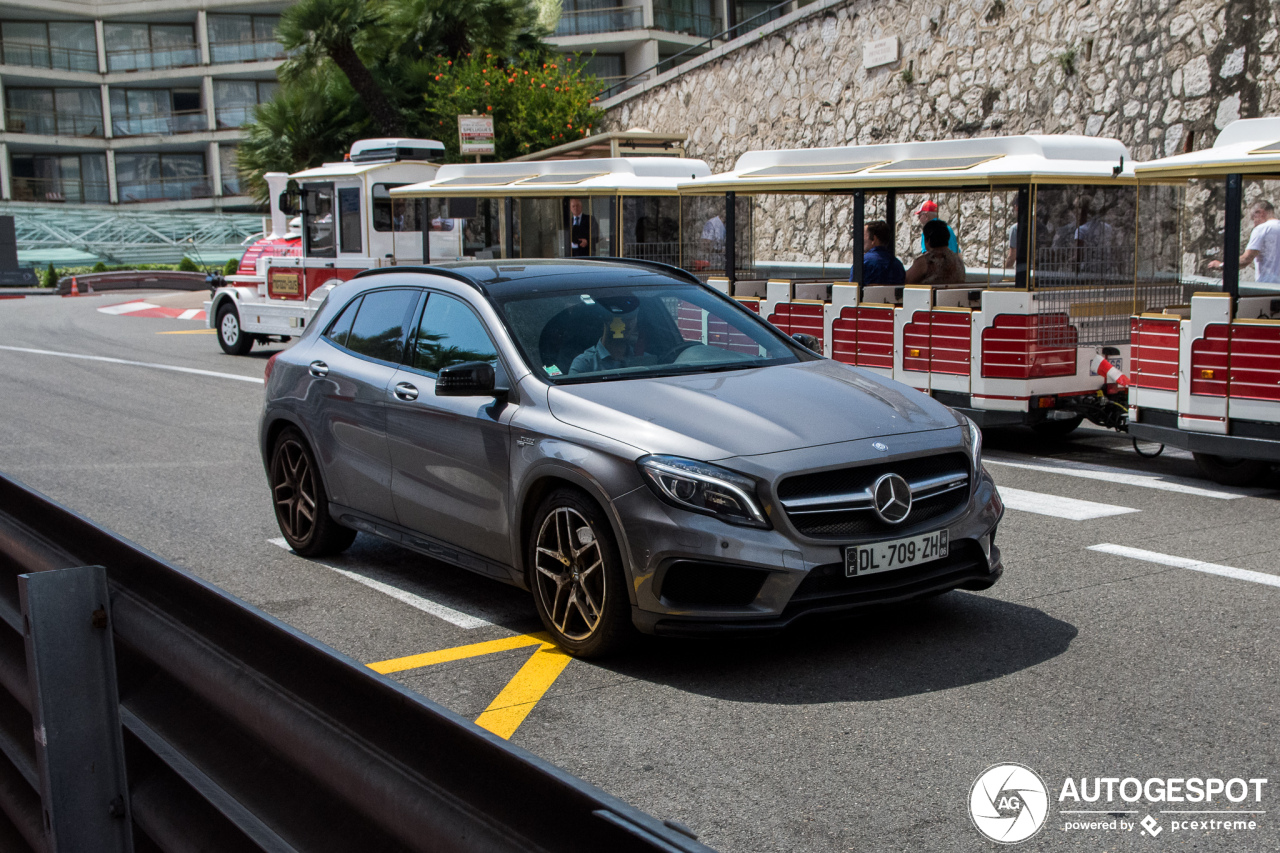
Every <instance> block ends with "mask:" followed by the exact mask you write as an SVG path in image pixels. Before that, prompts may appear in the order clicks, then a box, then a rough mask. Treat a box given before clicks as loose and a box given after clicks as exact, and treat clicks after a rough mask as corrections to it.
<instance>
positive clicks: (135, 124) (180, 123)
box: [111, 110, 209, 136]
mask: <svg viewBox="0 0 1280 853" xmlns="http://www.w3.org/2000/svg"><path fill="white" fill-rule="evenodd" d="M208 129H209V122H208V118H207V117H206V116H205V112H204V110H183V111H179V112H173V113H165V114H163V115H147V116H112V117H111V133H112V135H114V136H172V135H173V134H177V133H200V132H202V131H207V130H208Z"/></svg>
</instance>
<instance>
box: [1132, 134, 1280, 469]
mask: <svg viewBox="0 0 1280 853" xmlns="http://www.w3.org/2000/svg"><path fill="white" fill-rule="evenodd" d="M1136 173H1137V176H1138V179H1139V181H1140V182H1141V183H1142V184H1143V185H1144V187H1150V188H1152V189H1153V190H1155V189H1160V190H1163V191H1165V192H1166V193H1169V192H1172V193H1174V195H1172V196H1171V198H1170V203H1171V204H1173V205H1175V206H1176V207H1177V208H1178V209H1180V210H1182V209H1184V206H1185V205H1188V204H1189V202H1188V200H1189V199H1197V200H1198V201H1197V202H1196V204H1197V206H1198V205H1199V204H1200V203H1202V200H1204V199H1208V198H1214V197H1216V198H1221V199H1222V201H1223V205H1222V207H1223V216H1222V219H1221V220H1220V222H1219V223H1218V229H1220V230H1217V229H1215V230H1214V231H1213V234H1214V235H1215V236H1216V237H1217V238H1218V240H1217V246H1211V247H1210V248H1209V251H1208V252H1206V253H1205V255H1206V256H1208V255H1209V254H1211V253H1212V254H1213V255H1217V254H1218V251H1219V250H1220V252H1221V254H1220V255H1218V256H1217V257H1216V258H1214V260H1212V261H1209V262H1208V263H1204V262H1203V261H1201V262H1200V263H1199V264H1197V265H1196V266H1195V267H1190V264H1186V266H1187V267H1188V268H1186V269H1181V270H1180V274H1181V275H1182V277H1183V278H1184V280H1186V281H1187V282H1188V286H1189V288H1190V289H1191V290H1192V291H1193V293H1192V295H1191V297H1190V299H1189V300H1188V301H1187V303H1186V304H1183V305H1180V306H1170V307H1167V308H1165V309H1164V310H1162V311H1149V310H1147V311H1135V312H1134V315H1133V317H1132V319H1131V325H1132V336H1133V364H1132V368H1131V371H1130V379H1131V389H1130V395H1131V397H1130V401H1131V407H1130V423H1129V430H1130V432H1131V433H1132V434H1133V435H1134V437H1135V438H1142V439H1146V440H1150V441H1158V442H1161V443H1163V444H1168V445H1171V446H1174V447H1180V448H1183V449H1186V450H1190V451H1191V452H1192V453H1193V454H1194V455H1195V459H1196V462H1197V463H1198V464H1199V465H1200V467H1201V469H1202V470H1203V471H1204V472H1205V473H1206V474H1207V475H1208V476H1209V477H1211V478H1212V479H1215V480H1217V481H1218V482H1221V483H1226V484H1236V485H1241V484H1244V483H1247V482H1250V481H1252V480H1254V479H1256V478H1257V477H1258V476H1260V475H1261V474H1262V473H1263V472H1264V471H1265V470H1266V469H1267V468H1268V467H1269V466H1270V465H1271V464H1272V463H1275V462H1280V275H1275V274H1272V275H1268V274H1267V272H1266V267H1265V266H1264V267H1263V270H1264V272H1263V275H1262V276H1258V275H1257V274H1256V272H1255V270H1254V269H1252V268H1251V266H1250V265H1244V266H1242V264H1241V259H1242V256H1244V255H1245V254H1246V253H1247V252H1248V249H1247V248H1242V247H1247V245H1248V235H1249V234H1250V233H1251V232H1252V230H1253V229H1254V228H1257V227H1259V220H1261V221H1263V222H1265V221H1266V220H1267V218H1269V217H1268V215H1267V213H1266V212H1265V206H1261V205H1258V204H1257V202H1259V201H1267V202H1268V203H1270V204H1271V205H1273V206H1274V205H1275V204H1276V202H1278V201H1280V198H1277V192H1278V191H1280V118H1260V119H1243V120H1240V121H1236V122H1233V123H1231V124H1230V125H1228V126H1227V127H1226V128H1225V129H1224V130H1223V131H1222V133H1221V134H1220V135H1219V136H1218V138H1217V140H1216V141H1215V142H1214V145H1213V147H1212V148H1208V149H1205V150H1202V151H1195V152H1190V153H1186V154H1179V155H1176V156H1173V157H1168V158H1165V159H1162V160H1153V161H1151V162H1148V163H1142V164H1138V165H1137V167H1136ZM1258 211H1261V212H1258ZM1186 212H1187V213H1188V214H1190V213H1196V212H1199V211H1198V210H1197V211H1192V210H1187V211H1186ZM1250 214H1253V217H1251V216H1250ZM1251 218H1253V221H1250V219H1251ZM1266 227H1268V228H1276V227H1277V226H1276V225H1274V224H1273V225H1271V226H1266ZM1271 246H1276V247H1280V240H1277V241H1276V242H1275V243H1272V244H1271ZM1192 248H1193V247H1190V246H1188V247H1187V250H1188V251H1186V252H1185V254H1186V255H1187V257H1188V259H1189V260H1190V259H1194V258H1195V253H1194V252H1193V251H1190V250H1191V249H1192ZM1269 251H1270V252H1272V253H1274V252H1275V251H1276V249H1275V248H1270V249H1269ZM1264 257H1265V256H1264ZM1266 260H1268V261H1270V264H1274V262H1275V258H1269V259H1266ZM1193 262H1194V261H1193ZM1268 266H1269V265H1268ZM1219 269H1220V275H1221V278H1220V279H1219V278H1217V276H1216V274H1217V272H1218V270H1219ZM1206 273H1208V274H1210V275H1206ZM1268 278H1271V279H1272V280H1265V279H1268ZM1260 279H1264V280H1260Z"/></svg>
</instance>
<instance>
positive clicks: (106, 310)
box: [98, 302, 160, 314]
mask: <svg viewBox="0 0 1280 853" xmlns="http://www.w3.org/2000/svg"><path fill="white" fill-rule="evenodd" d="M159 307H160V306H159V305H153V304H151V303H150V302H126V303H124V304H123V305H104V306H102V307H101V308H99V309H98V310H99V311H101V312H102V313H103V314H132V313H133V312H134V311H146V310H147V309H148V308H159Z"/></svg>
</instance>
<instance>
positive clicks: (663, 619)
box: [615, 471, 1004, 635]
mask: <svg viewBox="0 0 1280 853" xmlns="http://www.w3.org/2000/svg"><path fill="white" fill-rule="evenodd" d="M615 508H616V509H617V511H618V516H619V517H620V518H621V519H624V522H623V524H624V529H625V534H626V542H625V549H626V550H627V551H628V552H629V558H630V559H629V560H628V563H629V566H630V569H631V575H632V577H631V581H632V588H633V590H634V593H635V600H634V605H633V607H632V619H633V621H634V622H635V625H636V627H637V628H639V629H640V630H641V631H643V632H645V633H651V634H662V635H706V634H721V633H728V632H757V631H770V630H778V629H781V628H784V627H786V626H787V625H789V624H791V623H792V622H795V621H796V620H797V619H801V618H806V617H810V616H815V615H818V614H824V613H835V612H839V611H846V610H851V609H856V608H859V607H865V606H868V605H874V604H887V603H891V602H895V601H903V600H907V599H911V598H918V597H921V596H925V595H931V594H935V593H938V592H945V591H947V590H950V589H957V588H963V589H986V588H988V587H990V586H992V585H993V584H994V583H995V582H996V581H997V580H999V578H1000V576H1001V573H1002V572H1003V565H1002V562H1001V558H1000V550H999V548H997V547H996V546H995V544H994V538H995V531H996V526H997V525H998V524H999V522H1000V518H1001V516H1002V515H1003V512H1004V506H1003V504H1002V503H1001V501H1000V498H999V496H998V494H997V493H996V489H995V484H994V483H993V482H992V480H991V478H990V476H988V475H987V473H986V472H985V471H983V472H982V473H981V475H980V476H979V477H978V479H977V483H976V487H975V488H974V489H972V491H971V492H970V497H969V501H968V503H967V504H966V505H965V506H964V507H962V508H961V509H959V510H958V511H957V512H955V513H952V514H950V515H949V516H946V517H943V518H939V519H937V521H936V522H929V521H926V522H924V523H923V524H922V525H920V526H918V527H910V528H905V529H903V530H902V531H901V533H895V534H894V535H893V536H891V537H889V536H886V537H881V538H883V539H890V538H899V537H900V536H911V535H915V534H918V533H924V532H927V531H931V530H937V529H941V528H946V530H947V531H948V538H949V540H950V543H951V547H950V554H949V555H948V557H946V558H945V559H942V560H938V561H935V562H932V563H925V564H922V565H919V566H913V567H909V568H906V569H902V570H898V571H889V572H881V573H877V574H872V575H865V576H861V577H854V578H848V577H845V574H844V547H845V546H846V545H848V544H854V541H855V540H850V541H849V542H829V543H828V542H826V541H823V542H814V541H812V540H802V539H801V538H799V537H795V536H794V534H793V533H791V532H790V529H789V526H788V525H786V524H785V523H784V524H776V525H775V527H774V529H772V530H757V529H753V528H746V527H736V526H732V525H728V524H725V523H723V522H720V521H718V520H716V519H713V518H709V517H706V516H701V515H697V514H695V513H687V512H682V511H680V510H676V509H672V508H670V507H668V506H667V505H665V504H663V503H661V502H660V501H658V500H657V498H655V497H654V496H653V495H652V493H650V492H649V490H648V489H647V488H643V489H638V490H636V491H634V492H631V493H630V494H628V495H625V496H624V497H622V498H620V499H618V500H617V501H616V502H615ZM856 541H857V543H859V544H865V543H866V542H867V541H868V540H867V539H866V538H860V539H858V540H856ZM677 567H678V570H679V571H680V572H682V573H683V577H682V578H681V584H680V588H681V593H680V595H679V596H677V595H673V594H672V588H673V587H674V586H675V584H674V583H673V582H672V581H671V578H672V577H673V576H674V572H675V571H676V570H677ZM699 570H701V571H703V572H705V574H706V575H707V576H708V577H709V578H714V577H716V575H717V574H720V575H722V576H723V577H725V578H729V579H731V580H732V579H733V577H734V575H735V573H737V575H738V576H740V577H739V579H738V582H731V583H726V584H725V585H724V586H723V587H722V588H723V589H724V590H725V600H722V601H716V600H714V598H715V596H714V595H704V596H702V597H701V598H699V597H698V596H697V595H691V594H689V591H690V589H699V587H697V586H696V585H692V584H690V583H688V578H689V577H690V576H691V575H694V576H696V574H697V572H698V571H699ZM748 578H758V579H759V580H758V581H752V580H748ZM756 583H758V587H756V588H755V591H754V595H752V587H753V584H756ZM709 585H710V584H704V585H702V587H700V589H702V590H704V591H705V590H706V588H707V587H708V586H709ZM744 588H745V589H747V590H748V592H747V598H748V600H743V601H732V600H730V599H733V598H734V597H735V595H737V594H740V593H741V592H742V590H743V589H744Z"/></svg>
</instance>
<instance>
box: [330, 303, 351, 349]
mask: <svg viewBox="0 0 1280 853" xmlns="http://www.w3.org/2000/svg"><path fill="white" fill-rule="evenodd" d="M358 310H360V297H356V298H355V299H352V300H351V301H350V302H348V303H347V307H346V308H343V309H342V313H341V314H339V315H338V319H336V320H334V321H333V322H332V323H331V324H330V325H329V331H327V332H325V333H324V336H325V337H326V338H328V339H329V340H331V341H333V342H334V343H335V344H337V345H338V346H340V347H345V346H346V345H347V335H348V334H349V333H350V332H351V323H352V321H353V320H355V318H356V312H357V311H358Z"/></svg>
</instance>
